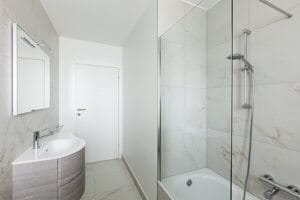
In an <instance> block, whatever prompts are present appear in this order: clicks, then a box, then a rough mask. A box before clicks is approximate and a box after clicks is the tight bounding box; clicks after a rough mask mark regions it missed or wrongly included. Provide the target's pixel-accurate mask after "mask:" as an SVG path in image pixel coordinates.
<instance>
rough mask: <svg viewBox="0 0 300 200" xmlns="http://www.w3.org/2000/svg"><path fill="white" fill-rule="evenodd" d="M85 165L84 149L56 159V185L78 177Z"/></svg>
mask: <svg viewBox="0 0 300 200" xmlns="http://www.w3.org/2000/svg"><path fill="white" fill-rule="evenodd" d="M84 166H85V149H84V148H83V149H82V150H80V151H78V152H77V153H74V154H72V155H69V156H67V157H65V158H60V159H58V166H57V168H58V175H57V178H58V187H61V186H64V185H65V184H68V183H69V182H70V181H72V180H73V179H75V178H76V177H78V176H79V175H80V174H81V173H82V170H84Z"/></svg>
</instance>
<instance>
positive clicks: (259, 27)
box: [207, 0, 300, 200]
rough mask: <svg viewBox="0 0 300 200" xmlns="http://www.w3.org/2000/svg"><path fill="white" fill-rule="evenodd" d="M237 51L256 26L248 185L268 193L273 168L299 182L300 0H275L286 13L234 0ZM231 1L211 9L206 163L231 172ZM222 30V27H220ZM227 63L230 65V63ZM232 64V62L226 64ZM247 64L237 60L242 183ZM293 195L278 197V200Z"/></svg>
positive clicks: (239, 178)
mask: <svg viewBox="0 0 300 200" xmlns="http://www.w3.org/2000/svg"><path fill="white" fill-rule="evenodd" d="M234 2H235V4H234V5H235V7H234V16H235V17H234V33H235V34H234V35H235V40H234V52H239V53H243V43H242V39H241V37H240V36H241V33H242V30H243V29H244V28H250V29H251V30H252V34H251V36H250V37H251V39H250V40H251V41H250V60H251V62H252V63H253V65H254V66H255V70H254V73H255V81H256V83H255V88H256V89H255V111H254V112H255V113H254V130H253V134H254V136H253V137H254V138H253V139H254V140H253V152H252V165H251V174H250V182H249V191H250V192H251V193H253V194H254V195H256V196H258V197H259V198H262V199H263V196H262V193H263V192H264V191H265V190H266V189H268V187H267V186H266V185H264V184H262V183H261V182H260V181H259V180H258V179H257V177H258V176H259V175H262V174H265V173H270V174H272V175H273V176H274V178H275V179H276V180H277V181H278V182H280V183H282V184H293V185H297V186H300V174H299V173H298V171H299V169H300V149H299V142H300V134H299V133H300V126H299V118H300V92H299V91H300V89H299V88H300V68H299V66H300V57H299V55H298V52H300V39H299V35H300V17H299V16H300V15H299V14H300V3H299V1H297V0H290V1H285V0H274V1H273V2H274V3H275V4H277V5H279V6H280V7H282V8H283V9H286V10H288V11H289V12H291V13H293V14H294V17H293V18H291V19H286V18H285V17H284V16H283V15H282V14H280V13H278V12H276V11H274V10H273V9H271V8H270V7H267V6H265V5H264V4H262V3H260V2H259V1H257V0H255V1H253V0H235V1H234ZM229 6H230V4H229V1H228V0H223V1H221V2H220V3H219V4H217V5H216V6H215V7H214V8H212V9H211V10H209V11H208V22H207V23H208V67H207V71H208V78H207V79H208V103H207V104H208V108H207V109H208V111H207V112H208V119H207V120H208V150H207V151H208V154H207V166H208V167H209V168H211V169H213V170H215V171H216V172H218V173H219V174H221V175H223V176H225V177H229V175H230V172H229V167H230V163H229V162H230V135H229V134H230V121H228V120H230V118H228V117H229V116H230V111H229V110H227V109H229V108H230V96H228V95H230V76H231V75H230V71H228V70H227V69H224V68H226V67H228V66H229V68H230V63H229V64H228V63H227V62H226V61H225V57H226V56H227V54H230V41H229V39H230V21H228V17H230V15H229V14H230V13H229V12H230V7H229ZM217 30H218V31H217ZM226 63H227V64H226ZM226 65H227V66H226ZM241 66H242V65H241V63H239V62H235V64H234V76H233V78H234V87H233V92H234V99H233V101H234V110H233V178H234V179H233V180H234V182H235V183H236V184H238V185H241V186H242V185H243V182H244V179H245V173H246V167H247V151H248V139H249V113H248V112H247V111H246V110H244V109H242V108H241V103H242V95H243V93H242V92H243V85H242V73H241V71H240V68H241ZM279 199H281V200H282V199H288V197H286V196H283V195H278V196H276V197H275V198H274V200H279Z"/></svg>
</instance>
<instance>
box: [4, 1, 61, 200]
mask: <svg viewBox="0 0 300 200" xmlns="http://www.w3.org/2000/svg"><path fill="white" fill-rule="evenodd" d="M13 22H17V23H19V24H20V25H21V26H22V27H23V28H24V29H25V30H26V31H27V32H28V33H29V34H30V35H31V36H32V37H33V38H34V39H36V40H37V41H41V40H44V41H45V42H46V43H47V44H48V45H49V46H50V47H51V49H52V53H51V105H50V108H49V109H46V110H42V111H38V112H34V113H30V114H25V115H21V116H18V117H13V116H12V104H11V95H12V85H11V82H12V80H11V75H12V71H11V69H12V65H11V60H12V57H11V56H12V55H11V51H12V49H11V41H12V40H11V25H12V23H13ZM0 36H1V37H0V91H1V95H0V200H10V199H11V162H12V161H13V160H14V159H15V158H16V157H17V156H18V155H20V154H21V153H22V152H23V151H24V150H25V149H26V148H28V147H30V146H31V145H32V131H33V130H36V129H42V128H46V127H53V126H56V125H57V124H58V35H57V33H56V31H55V29H54V28H53V26H52V24H51V22H50V20H49V19H48V16H47V15H46V13H45V11H44V9H43V7H42V5H41V4H40V2H39V0H22V1H18V0H0Z"/></svg>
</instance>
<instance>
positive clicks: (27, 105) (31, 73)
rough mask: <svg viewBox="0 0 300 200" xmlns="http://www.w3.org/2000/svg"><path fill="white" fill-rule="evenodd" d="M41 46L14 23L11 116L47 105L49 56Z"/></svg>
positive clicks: (48, 95)
mask: <svg viewBox="0 0 300 200" xmlns="http://www.w3.org/2000/svg"><path fill="white" fill-rule="evenodd" d="M42 45H43V46H47V45H45V44H42ZM42 45H41V44H39V43H37V42H35V40H34V39H32V38H31V37H30V36H29V35H28V34H27V33H26V32H25V31H24V30H23V29H22V28H21V27H20V26H19V25H18V24H13V115H14V116H16V115H19V114H24V113H29V112H33V111H37V110H41V109H46V108H49V107H50V57H49V55H48V54H47V53H46V52H45V51H44V50H43V49H42ZM46 50H47V51H50V50H51V49H50V48H49V47H47V49H46Z"/></svg>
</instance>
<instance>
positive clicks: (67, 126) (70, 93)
mask: <svg viewBox="0 0 300 200" xmlns="http://www.w3.org/2000/svg"><path fill="white" fill-rule="evenodd" d="M59 51H60V52H59V54H60V55H59V61H60V62H59V83H60V84H59V122H60V124H63V125H64V131H71V132H75V119H76V118H75V117H76V101H75V100H76V99H75V64H91V65H101V66H114V67H119V68H120V74H122V48H121V47H117V46H110V45H105V44H100V43H95V42H87V41H81V40H75V39H70V38H64V37H61V38H60V49H59ZM119 88H121V89H120V92H121V94H120V115H119V116H120V119H119V121H120V124H119V126H120V129H119V130H120V139H122V131H121V130H122V128H121V127H122V124H121V122H122V75H121V77H120V87H119ZM120 150H122V147H121V146H120ZM120 153H121V152H120Z"/></svg>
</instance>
